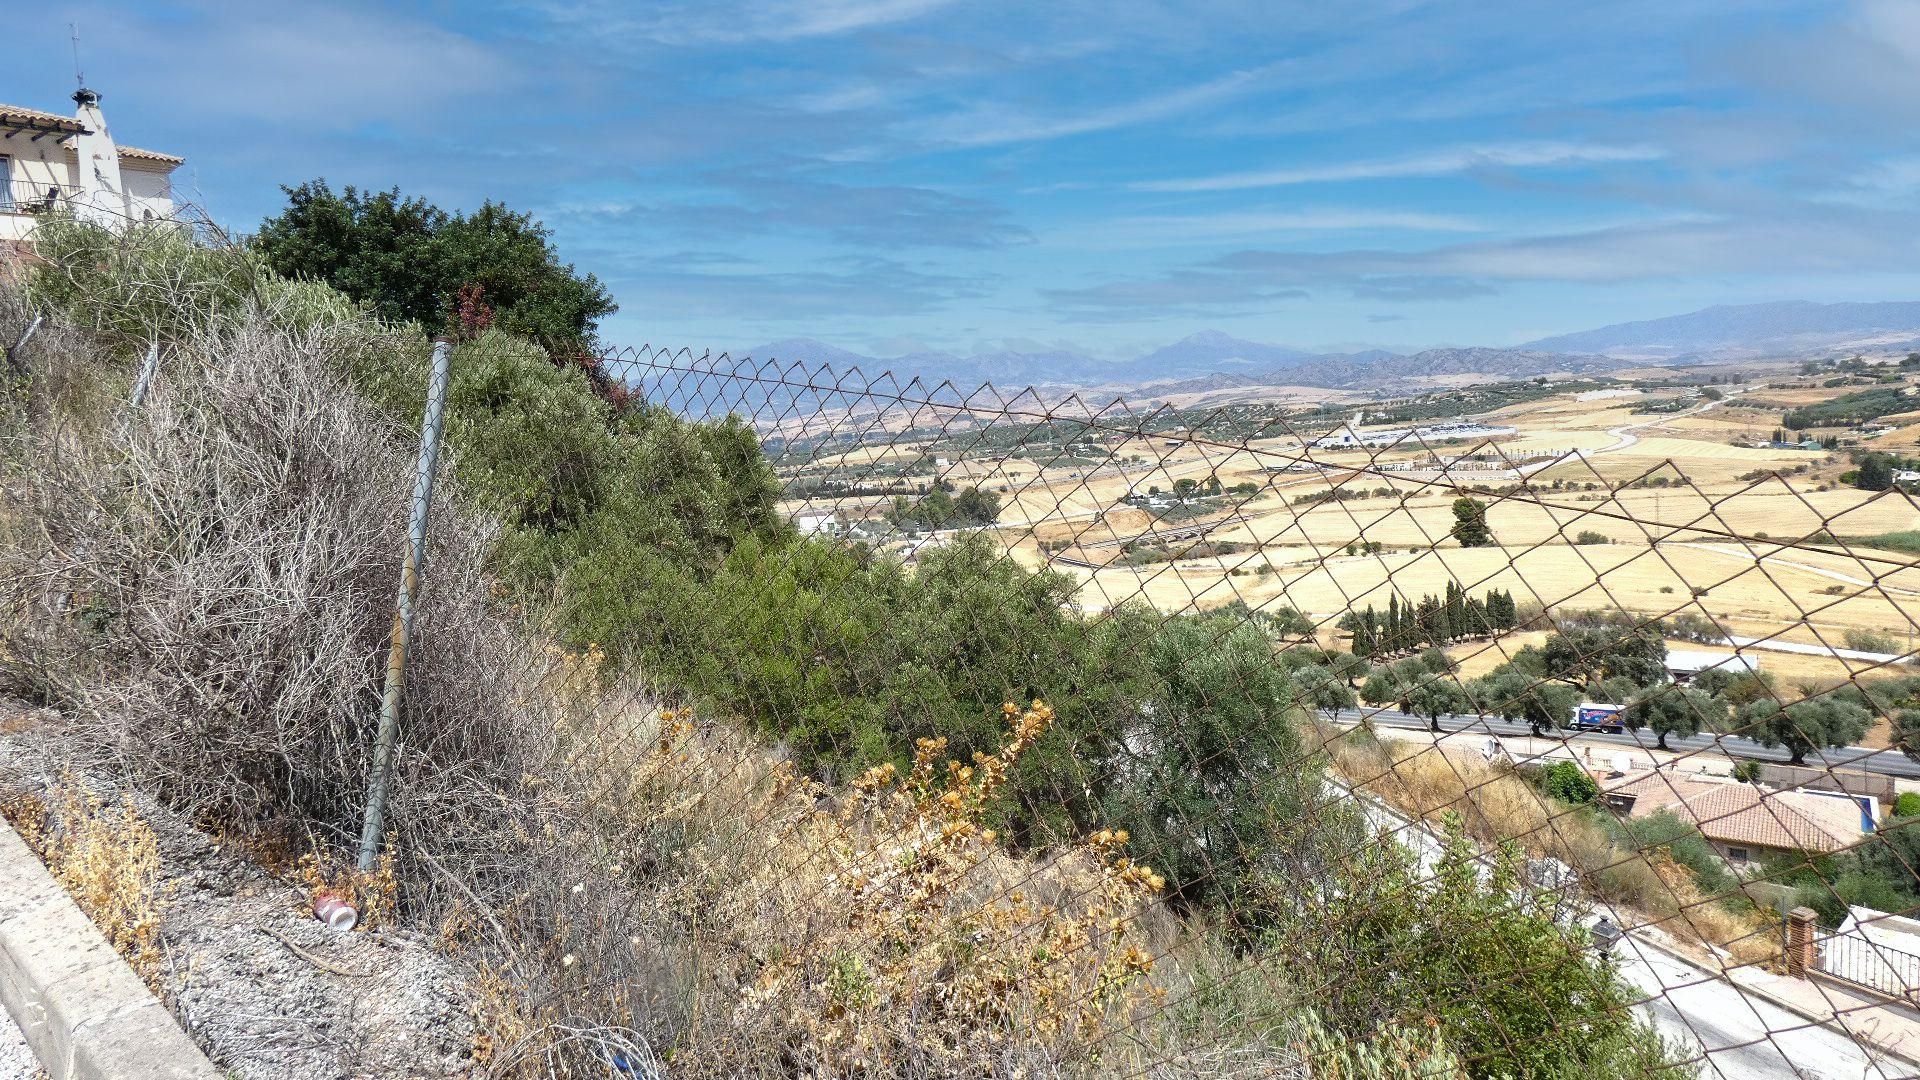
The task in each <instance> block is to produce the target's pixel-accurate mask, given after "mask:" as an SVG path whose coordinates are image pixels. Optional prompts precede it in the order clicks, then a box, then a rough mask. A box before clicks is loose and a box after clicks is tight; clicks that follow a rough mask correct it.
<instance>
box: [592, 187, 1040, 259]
mask: <svg viewBox="0 0 1920 1080" xmlns="http://www.w3.org/2000/svg"><path fill="white" fill-rule="evenodd" d="M700 179H701V181H702V183H701V190H702V196H703V197H700V198H693V199H687V200H685V201H675V200H670V199H663V200H659V201H650V202H637V201H598V202H589V203H574V204H569V205H567V206H564V207H562V208H561V209H560V211H559V215H558V216H560V217H562V218H564V219H571V220H573V221H577V222H580V223H582V224H592V223H595V222H597V223H599V224H601V225H603V226H604V225H608V224H614V223H618V224H621V225H643V226H647V227H648V228H649V230H650V231H661V230H664V231H671V232H674V233H680V234H685V235H688V236H691V237H702V236H712V235H716V234H718V235H730V236H741V235H765V234H774V235H779V234H785V235H792V234H794V233H796V232H809V233H817V234H819V235H822V236H826V237H828V238H830V239H833V240H836V241H839V242H842V243H846V244H850V245H855V246H863V247H864V246H871V247H888V248H895V249H897V248H901V247H953V248H995V247H1004V246H1006V245H1009V244H1022V243H1028V242H1031V241H1032V240H1033V234H1032V233H1030V232H1028V231H1027V230H1026V229H1025V228H1024V227H1022V226H1020V225H1019V224H1017V223H1015V222H1014V221H1013V220H1012V217H1011V215H1009V214H1008V212H1007V211H1006V210H1005V209H1004V208H1002V207H1000V206H997V205H995V204H993V203H991V202H988V201H986V200H984V199H974V198H968V197H966V196H962V195H953V194H949V193H947V192H943V191H937V190H934V189H932V188H924V187H914V186H909V185H905V184H881V185H861V184H835V183H829V182H827V181H824V180H817V179H812V178H809V177H803V176H796V175H792V174H790V173H785V174H783V173H777V172H762V171H749V172H742V171H716V172H713V173H709V174H706V175H705V176H702V177H701V178H700ZM725 195H731V196H732V199H731V200H725V201H723V200H722V198H721V196H725Z"/></svg>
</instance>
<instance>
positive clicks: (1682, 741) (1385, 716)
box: [1336, 709, 1920, 779]
mask: <svg viewBox="0 0 1920 1080" xmlns="http://www.w3.org/2000/svg"><path fill="white" fill-rule="evenodd" d="M1362 718H1365V719H1366V720H1368V721H1369V722H1371V723H1373V724H1374V725H1376V726H1379V727H1395V728H1409V729H1413V730H1416V731H1425V730H1427V727H1428V725H1427V719H1426V717H1424V716H1412V715H1409V714H1407V713H1403V712H1397V711H1395V710H1392V709H1382V710H1380V711H1378V712H1373V711H1369V710H1364V709H1345V710H1342V711H1341V712H1340V714H1339V715H1338V717H1337V718H1336V719H1338V720H1341V721H1344V722H1347V723H1358V722H1359V721H1360V720H1361V719H1362ZM1440 730H1442V731H1445V732H1468V733H1471V734H1476V735H1497V736H1501V737H1503V738H1504V737H1512V736H1525V735H1531V734H1532V733H1533V732H1532V729H1530V728H1528V727H1527V725H1525V724H1523V723H1516V722H1514V721H1511V720H1501V719H1497V718H1494V717H1486V716H1443V717H1441V718H1440ZM1542 737H1543V738H1558V739H1562V740H1563V741H1565V742H1566V743H1567V745H1569V746H1622V747H1631V748H1633V749H1636V750H1654V749H1658V748H1657V747H1656V746H1655V745H1654V736H1653V733H1652V732H1647V731H1628V732H1626V733H1624V734H1621V735H1609V734H1607V733H1605V732H1599V731H1591V732H1587V731H1583V732H1577V733H1576V732H1571V731H1558V732H1548V733H1547V734H1546V735H1545V736H1542ZM1667 748H1668V749H1669V750H1671V751H1673V752H1675V753H1685V752H1687V751H1700V750H1704V751H1707V752H1709V753H1715V754H1721V755H1724V756H1726V757H1733V758H1751V759H1753V760H1755V761H1776V762H1785V761H1786V760H1787V759H1788V758H1789V757H1791V756H1792V755H1790V754H1788V753H1787V752H1786V751H1785V750H1782V749H1780V748H1778V747H1768V746H1761V745H1760V744H1759V743H1757V742H1754V741H1753V740H1752V739H1743V738H1740V737H1739V736H1737V735H1690V736H1687V737H1686V738H1680V737H1678V736H1675V737H1672V738H1669V739H1668V740H1667ZM1806 764H1807V765H1808V766H1809V767H1812V768H1840V767H1843V766H1844V767H1846V768H1849V769H1860V770H1862V771H1865V772H1873V773H1881V774H1883V775H1886V776H1895V777H1903V778H1907V779H1920V762H1916V761H1914V760H1912V759H1911V758H1909V757H1907V756H1906V755H1905V754H1902V753H1901V752H1900V751H1898V750H1871V749H1868V748H1867V747H1864V746H1849V747H1846V748H1844V749H1828V750H1816V751H1813V752H1812V753H1809V754H1808V755H1807V760H1806Z"/></svg>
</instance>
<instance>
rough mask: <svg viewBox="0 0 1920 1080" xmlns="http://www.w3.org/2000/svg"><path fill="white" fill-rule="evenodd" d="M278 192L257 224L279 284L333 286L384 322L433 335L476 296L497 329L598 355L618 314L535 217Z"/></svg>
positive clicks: (368, 194)
mask: <svg viewBox="0 0 1920 1080" xmlns="http://www.w3.org/2000/svg"><path fill="white" fill-rule="evenodd" d="M283 190H285V191H286V194H287V207H286V209H284V210H282V211H281V212H280V213H279V214H278V215H276V216H274V217H271V218H268V219H267V220H266V221H265V222H264V223H262V225H261V226H260V231H259V233H258V234H257V235H256V236H255V237H254V238H253V241H252V244H253V247H254V249H255V250H257V251H258V252H260V254H261V255H262V256H264V257H265V259H266V262H267V265H268V266H269V267H271V268H272V269H273V270H274V271H275V272H276V273H279V274H282V275H284V276H286V277H290V278H299V279H314V280H318V281H323V282H326V283H327V284H329V285H331V286H333V287H334V288H336V289H338V290H340V291H341V292H342V293H344V294H346V295H347V296H348V297H351V298H352V299H354V300H356V301H359V302H360V303H363V304H366V305H367V306H368V307H370V308H371V309H372V310H373V311H374V312H375V313H376V314H378V315H380V316H381V317H382V318H385V319H389V320H393V321H395V322H402V321H412V322H416V323H419V324H420V325H421V326H423V327H426V328H428V329H429V330H437V329H439V328H441V327H443V326H446V325H448V323H449V321H450V320H451V318H452V317H453V314H454V303H455V297H456V294H458V293H459V291H460V290H461V288H462V287H463V286H470V285H471V286H478V287H479V295H480V297H481V298H482V299H483V300H484V302H485V304H486V305H487V306H488V307H490V308H491V309H492V311H493V314H494V325H495V326H497V327H498V328H500V329H502V330H506V331H509V332H512V333H516V334H522V335H525V336H527V337H530V338H533V339H534V340H535V341H538V342H540V343H541V344H542V345H543V346H545V347H546V348H547V349H548V350H549V351H551V352H554V353H555V354H556V355H559V354H561V353H577V352H579V351H581V350H586V349H591V348H593V347H594V345H595V339H594V328H595V326H596V325H597V323H598V322H599V320H600V319H602V318H604V317H605V316H607V315H610V314H612V313H613V312H614V310H615V304H614V303H613V299H612V297H611V296H609V295H608V293H607V290H606V288H605V287H604V286H602V285H601V283H600V282H599V280H598V279H596V278H595V277H594V276H593V275H592V274H580V273H577V272H575V270H574V268H573V267H572V266H569V265H567V264H565V263H563V262H561V261H560V258H559V256H558V254H557V253H556V252H555V251H554V248H553V244H552V239H551V233H550V232H549V230H548V229H547V228H546V226H544V225H542V224H541V223H540V222H538V221H536V220H534V218H533V217H532V216H531V215H529V214H525V213H519V212H516V211H513V210H509V209H507V208H506V207H505V206H502V205H500V204H498V203H491V202H489V203H485V204H483V205H482V206H481V207H480V208H479V209H478V210H475V211H473V212H472V213H470V214H462V213H448V212H447V211H445V210H442V209H440V208H439V207H437V206H434V205H433V204H431V203H429V202H427V201H426V200H424V199H419V198H405V197H402V196H401V194H400V192H399V190H398V189H394V190H390V191H378V192H376V191H362V190H360V189H358V188H354V187H347V188H345V189H344V190H342V191H340V192H338V193H336V192H335V191H334V190H333V189H332V188H331V187H330V186H328V184H327V182H326V181H324V180H312V181H309V182H307V183H305V184H302V185H300V186H299V187H291V188H285V189H283Z"/></svg>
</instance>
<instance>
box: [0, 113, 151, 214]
mask: <svg viewBox="0 0 1920 1080" xmlns="http://www.w3.org/2000/svg"><path fill="white" fill-rule="evenodd" d="M73 101H74V105H75V106H76V108H75V110H74V114H73V115H72V116H61V115H59V114H58V113H50V112H42V111H41V110H39V109H30V108H27V107H26V106H23V105H0V241H5V242H18V241H21V240H24V239H26V237H27V234H28V233H30V232H32V231H33V227H34V224H35V217H34V215H36V214H38V213H41V212H44V211H48V210H55V209H67V210H71V211H73V212H74V213H76V214H78V215H80V216H82V217H84V218H87V219H89V220H93V221H98V222H101V223H103V224H110V225H114V224H120V223H123V222H128V221H152V220H156V219H165V218H169V217H172V216H173V213H174V202H173V181H172V174H173V170H175V169H177V168H179V167H180V164H181V162H182V160H183V159H181V158H178V157H175V156H174V155H172V154H162V153H160V152H158V151H155V150H142V149H139V148H138V147H133V146H120V145H118V144H116V143H115V142H114V141H113V136H112V134H111V133H109V132H108V130H107V118H106V116H105V114H103V113H102V112H101V111H100V95H99V94H97V93H94V92H93V91H92V90H86V89H82V90H80V91H79V92H78V93H76V94H74V95H73Z"/></svg>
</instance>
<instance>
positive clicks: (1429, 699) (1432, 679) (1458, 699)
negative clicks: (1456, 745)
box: [1405, 675, 1468, 733]
mask: <svg viewBox="0 0 1920 1080" xmlns="http://www.w3.org/2000/svg"><path fill="white" fill-rule="evenodd" d="M1405 697H1406V706H1407V709H1408V711H1410V712H1412V713H1413V714H1414V715H1415V716H1423V717H1425V718H1426V720H1427V729H1428V730H1429V731H1432V732H1435V733H1438V732H1439V731H1440V718H1441V717H1443V716H1452V715H1454V714H1456V713H1459V712H1463V711H1465V710H1466V708H1467V707H1468V698H1467V694H1466V692H1465V691H1464V690H1462V689H1461V688H1460V684H1459V683H1457V682H1455V681H1453V680H1452V679H1450V678H1447V677H1446V676H1444V675H1427V676H1425V677H1424V679H1423V680H1422V681H1420V682H1418V683H1416V684H1414V685H1413V686H1411V687H1409V688H1408V689H1407V691H1406V694H1405Z"/></svg>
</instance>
